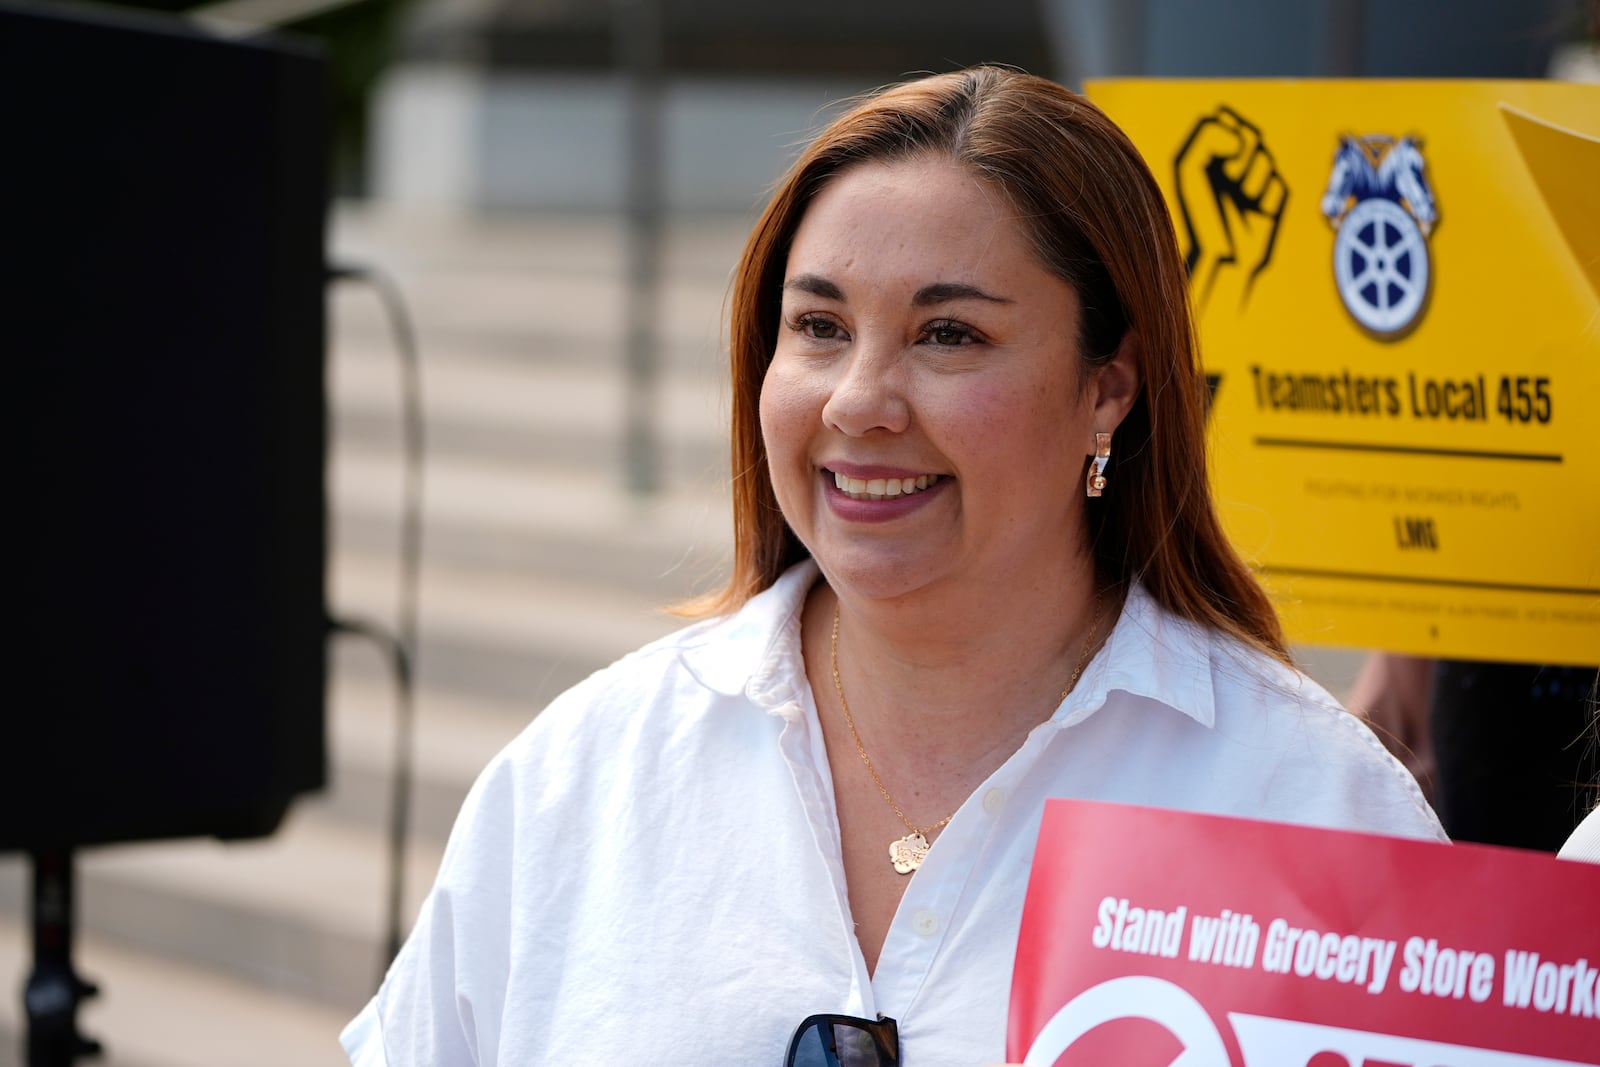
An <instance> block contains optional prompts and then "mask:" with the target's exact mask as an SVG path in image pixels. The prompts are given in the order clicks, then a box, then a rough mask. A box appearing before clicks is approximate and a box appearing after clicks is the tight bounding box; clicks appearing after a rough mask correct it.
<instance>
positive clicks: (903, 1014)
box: [345, 68, 1441, 1067]
mask: <svg viewBox="0 0 1600 1067" xmlns="http://www.w3.org/2000/svg"><path fill="white" fill-rule="evenodd" d="M730 339H731V349H732V351H731V360H732V376H733V390H734V409H733V442H732V444H733V490H734V492H733V495H734V516H733V517H734V530H735V553H736V555H735V563H734V568H733V572H732V574H731V575H730V578H729V581H728V584H727V585H726V587H725V588H724V589H723V590H722V592H721V593H720V594H719V595H718V596H716V597H715V598H713V599H712V600H710V601H708V602H707V603H705V604H702V605H700V606H699V609H698V610H699V612H700V614H702V615H703V616H704V618H702V619H701V621H699V622H698V623H696V624H695V625H692V626H690V627H688V628H687V629H685V630H682V631H680V632H679V633H677V634H674V635H672V636H670V637H668V638H665V639H663V640H662V641H659V642H657V643H655V644H653V645H650V646H648V647H646V648H644V649H641V650H640V651H639V652H637V653H635V654H633V655H631V656H629V657H627V658H625V659H623V660H621V661H619V662H618V663H616V664H614V665H613V666H612V667H610V668H608V669H607V670H605V671H601V672H599V673H597V674H596V675H594V676H593V677H591V678H590V679H589V680H588V681H586V682H584V683H583V684H582V685H580V686H578V687H577V688H576V689H574V690H572V691H570V692H568V693H566V694H564V695H563V696H562V697H560V698H559V699H558V700H557V701H556V702H555V704H553V705H552V706H551V707H550V708H549V709H548V710H546V711H545V712H544V713H543V714H542V715H540V716H539V718H538V719H537V720H536V721H535V722H534V723H533V724H532V725H531V726H530V727H529V728H528V730H527V731H526V732H525V733H524V734H523V735H522V736H521V737H520V738H518V740H517V741H515V742H514V743H513V744H512V745H511V746H510V747H509V748H508V749H507V750H506V751H505V752H504V753H503V754H502V755H501V756H500V757H498V758H497V759H496V760H495V762H494V763H493V764H492V765H491V766H490V767H489V769H488V770H486V771H485V772H484V775H483V777H482V778H481V779H480V781H479V782H478V784H477V786H476V787H475V788H474V790H473V793H472V795H471V797H469V799H468V801H467V803H466V806H465V807H464V809H463V811H462V814H461V817H460V820H459V821H458V823H457V826H456V830H455V833H454V834H453V835H452V838H451V844H450V848H449V851H448V853H447V855H446V858H445V862H444V865H443V867H442V869H441V871H440V875H439V880H438V882H437V883H436V884H435V886H434V889H433V891H432V893H431V894H430V896H429V898H428V902H427V904H426V905H425V906H424V909H423V912H422V915H421V917H420V918H419V920H418V925H417V929H416V932H415V933H414V934H413V935H412V937H411V940H410V941H409V942H408V944H407V946H406V948H405V951H404V952H402V954H401V956H400V958H399V959H398V960H397V962H396V964H395V966H394V968H393V970H392V971H391V972H390V974H389V976H388V979H387V980H386V981H385V983H384V986H383V988H382V989H381V990H380V991H379V993H378V995H377V997H376V998H374V1000H373V1002H372V1003H371V1004H370V1005H369V1006H368V1008H367V1010H366V1011H364V1012H363V1013H362V1014H361V1016H360V1017H358V1018H357V1019H356V1021H355V1022H353V1023H352V1024H351V1026H350V1027H349V1029H347V1030H346V1032H345V1044H346V1047H347V1048H348V1049H349V1050H350V1051H351V1054H352V1057H353V1058H354V1059H355V1060H356V1062H357V1063H361V1064H383V1063H390V1064H397V1065H398V1064H413V1063H417V1064H421V1063H428V1064H457V1063H461V1064H467V1063H471V1064H489V1063H496V1064H500V1063H503V1064H512V1063H516V1064H530V1063H567V1062H589V1063H705V1062H710V1063H738V1064H758V1065H759V1064H777V1063H781V1062H784V1059H783V1057H784V1055H785V1049H787V1055H788V1062H789V1063H792V1064H812V1063H815V1064H830V1065H837V1064H840V1063H845V1064H851V1065H854V1064H866V1065H868V1067H871V1065H880V1067H882V1065H888V1064H895V1063H899V1062H900V1061H901V1058H902V1057H904V1058H905V1059H906V1060H907V1061H908V1062H912V1063H915V1064H917V1065H919V1067H921V1065H933V1064H950V1065H961V1067H973V1065H980V1064H984V1063H990V1062H993V1061H995V1060H998V1059H1000V1058H1001V1055H1002V1052H1003V1048H1004V1035H1005V1021H1006V1004H1007V996H1008V994H1009V990H1010V978H1011V966H1012V959H1013V956H1014V953H1015V950H1016V932H1017V928H1018V923H1019V919H1020V915H1021V909H1022V900H1023V894H1024V889H1025V887H1026V884H1027V874H1028V868H1029V864H1030V862H1031V860H1032V855H1033V846H1034V840H1035V837H1036V835H1037V831H1038V826H1039V821H1040V816H1041V812H1042V809H1043V805H1044V802H1045V800H1046V799H1048V798H1050V797H1084V798H1093V799H1100V800H1113V801H1123V802H1129V803H1137V804H1144V805H1150V806H1156V807H1167V808H1178V809H1188V810H1197V811H1207V812H1215V813H1219V814H1227V815H1237V816H1247V817H1248V816H1254V817H1258V818H1269V819H1277V820H1284V821H1291V822H1300V823H1307V824H1314V825H1319V826H1331V827H1342V828H1349V829H1362V830H1373V831H1378V832H1386V833H1395V834H1406V835H1414V836H1423V837H1439V836H1441V834H1440V830H1439V826H1438V822H1437V820H1436V819H1434V817H1433V814H1432V812H1431V811H1430V810H1429V809H1428V807H1427V805H1426V803H1425V802H1424V801H1423V799H1422V797H1421V795H1420V793H1419V792H1418V790H1417V787H1416V784H1415V782H1414V781H1413V780H1412V778H1411V777H1410V776H1409V775H1408V774H1407V773H1406V772H1405V771H1404V770H1403V769H1402V768H1401V767H1400V766H1399V765H1398V764H1397V763H1396V762H1395V761H1394V760H1393V759H1392V758H1391V757H1390V756H1389V755H1388V754H1387V753H1386V752H1385V751H1384V750H1383V747H1382V746H1381V745H1380V744H1379V743H1378V742H1377V741H1376V739H1375V738H1374V737H1373V736H1372V735H1371V733H1370V732H1369V731H1368V730H1367V729H1366V728H1365V727H1364V726H1363V725H1361V724H1360V723H1359V722H1358V721H1357V720H1355V719H1354V718H1352V717H1351V716H1349V715H1348V714H1346V713H1345V712H1344V710H1343V709H1342V708H1340V707H1339V706H1338V704H1337V703H1336V702H1335V701H1334V700H1333V699H1332V698H1331V697H1330V696H1328V694H1327V693H1326V692H1324V691H1323V690H1322V689H1321V688H1320V687H1319V686H1317V685H1316V683H1314V682H1312V681H1311V680H1310V679H1308V678H1306V677H1305V676H1303V675H1301V674H1299V673H1298V672H1297V671H1295V670H1294V668H1293V667H1292V665H1291V664H1290V663H1289V657H1288V655H1287V652H1286V650H1285V647H1284V644H1283V639H1282V636H1281V633H1280V630H1279V627H1278V622H1277V619H1276V617H1275V615H1274V614H1273V611H1272V608H1271V605H1270V603H1269V602H1268V600H1267V598H1266V596H1265V594H1264V593H1263V592H1262V590H1261V589H1260V587H1259V586H1258V585H1257V584H1256V582H1255V580H1254V578H1253V577H1252V575H1251V573H1250V571H1249V569H1248V568H1247V567H1246V566H1245V565H1244V563H1243V562H1241V561H1240V559H1239V558H1238V557H1237V555H1236V554H1235V553H1234V552H1233V550H1232V549H1231V547H1229V545H1228V543H1227V541H1226V540H1225V539H1224V537H1223V536H1222V533H1221V531H1220V528H1219V526H1218V523H1217V519H1216V516H1215V513H1214V509H1213V506H1212V501H1211V494H1210V487H1209V483H1208V481H1207V475H1206V468H1205V439H1204V428H1203V396H1204V386H1203V379H1202V376H1201V374H1200V368H1199V361H1198V357H1197V354H1196V352H1195V349H1194V342H1193V334H1192V329H1191V325H1190V320H1189V311H1188V299H1187V294H1186V290H1185V279H1184V275H1183V268H1182V263H1181V260H1180V259H1179V257H1178V253H1177V247H1176V242H1175V240H1174V237H1173V231H1172V223H1171V220H1170V219H1169V218H1168V216H1167V213H1166V209H1165V207H1164V205H1163V202H1162V198H1161V194H1160V192H1159V190H1158V189H1157V186H1156V183H1155V181H1154V180H1153V178H1152V177H1151V175H1150V173H1149V170H1148V169H1147V168H1146V166H1145V165H1144V162H1143V161H1142V160H1141V159H1140V158H1139V156H1138V154H1137V153H1136V152H1135V151H1134V150H1133V148H1132V146H1131V145H1130V144H1129V142H1128V140H1127V138H1126V137H1124V136H1123V134H1122V133H1121V131H1119V130H1118V129H1117V128H1116V127H1115V126H1114V125H1113V124H1112V123H1111V122H1110V121H1109V120H1108V119H1106V117H1105V116H1104V115H1103V114H1101V113H1100V112H1099V111H1098V110H1097V109H1095V108H1094V107H1093V106H1092V105H1090V104H1089V103H1088V102H1087V101H1085V100H1083V99H1082V98H1081V97H1078V96H1076V95H1075V94H1073V93H1071V92H1069V91H1067V90H1065V89H1063V88H1061V87H1059V86H1056V85H1053V84H1051V83H1049V82H1046V81H1044V80H1042V79H1038V78H1033V77H1029V76H1027V75H1024V74H1020V73H1017V72H1015V71H1010V70H1002V69H998V68H976V69H973V70H967V71H961V72H957V73H955V74H949V75H941V76H936V77H930V78H925V79H922V80H919V81H915V82H910V83H907V84H905V85H902V86H897V87H894V88H891V89H888V90H886V91H884V92H882V93H880V94H878V95H876V96H874V97H871V98H868V99H866V100H863V101H861V102H860V103H859V104H858V105H857V106H856V107H855V108H854V109H853V110H851V111H850V112H849V113H847V114H845V115H844V116H843V117H842V118H840V119H839V120H838V121H836V122H835V123H834V124H833V125H832V126H830V127H829V128H828V129H827V130H825V131H824V132H823V133H822V134H821V135H820V136H819V137H818V138H817V140H816V141H815V142H814V143H813V144H812V145H811V146H810V147H809V148H807V149H806V150H805V151H804V152H803V153H802V154H801V156H800V158H799V160H798V161H797V162H796V164H795V166H794V167H793V169H792V170H791V171H790V173H789V175H788V176H787V177H786V178H785V180H784V181H783V183H782V184H781V185H780V187H779V189H778V191H777V193H776V195H775V196H774V198H773V200H772V202H771V204H770V205H769V206H768V208H767V210H766V212H765V213H764V214H763V216H762V218H761V220H760V221H759V223H758V224H757V226H756V228H755V231H754V233H753V234H752V236H751V238H750V241H749V243H748V245H747V246H746V249H745V253H744V256H743V259H742V261H741V263H740V265H739V269H738V272H737V274H736V278H735V284H734V294H733V303H732V326H731V331H730ZM686 1023H688V1024H689V1025H686ZM786 1043H787V1044H786Z"/></svg>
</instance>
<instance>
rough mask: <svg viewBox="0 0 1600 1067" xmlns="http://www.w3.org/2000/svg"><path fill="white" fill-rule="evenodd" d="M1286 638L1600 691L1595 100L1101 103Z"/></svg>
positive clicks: (1523, 95)
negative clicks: (1167, 212) (1180, 304)
mask: <svg viewBox="0 0 1600 1067" xmlns="http://www.w3.org/2000/svg"><path fill="white" fill-rule="evenodd" d="M1089 95H1090V96H1091V97H1092V98H1093V99H1094V100H1096V101H1097V102H1098V103H1099V104H1100V106H1102V107H1103V108H1104V109H1105V110H1106V111H1107V113H1109V114H1110V115H1111V117H1112V118H1113V119H1115V120H1116V121H1117V122H1118V124H1120V125H1121V126H1122V127H1123V128H1124V129H1125V130H1127V131H1128V133H1129V135H1130V136H1131V137H1132V138H1133V140H1134V143H1135V144H1137V145H1138V147H1139V149H1140V151H1141V152H1143V154H1144V156H1145V158H1146V159H1147V160H1148V161H1149V162H1150V165H1151V169H1152V170H1153V171H1154V172H1155V174H1156V176H1157V178H1158V180H1160V181H1161V183H1162V186H1163V190H1164V192H1165V193H1166V195H1167V198H1168V202H1169V204H1170V206H1171V208H1172V213H1173V218H1174V221H1175V223H1176V226H1177V230H1178V240H1179V243H1180V246H1181V247H1182V250H1183V253H1184V255H1185V257H1186V259H1187V261H1188V263H1189V267H1190V282H1191V295H1192V297H1193V300H1194V303H1195V306H1196V313H1197V322H1198V324H1199V330H1200V337H1201V351H1202V355H1203V358H1204V361H1205V365H1206V372H1207V378H1208V380H1209V381H1210V383H1211V385H1212V388H1213V397H1212V406H1211V415H1210V420H1211V433H1212V449H1213V470H1214V475H1215V480H1216V487H1217V493H1218V498H1219V501H1220V502H1221V507H1222V510H1223V517H1224V521H1225V523H1226V524H1227V527H1228V531H1229V534H1230V536H1231V537H1232V538H1233V539H1234V542H1235V544H1237V545H1238V546H1239V548H1240V549H1241V551H1243V552H1244V554H1245V555H1246V557H1247V558H1249V559H1250V560H1251V561H1252V562H1253V563H1255V565H1256V566H1257V567H1258V569H1259V571H1260V573H1261V575H1262V577H1263V579H1264V580H1265V581H1266V583H1267V585H1268V587H1269V588H1270V589H1272V591H1273V593H1274V596H1275V597H1276V598H1277V600H1278V604H1279V607H1280V610H1281V611H1282V613H1283V616H1284V620H1285V623H1286V625H1287V626H1288V627H1289V630H1290V634H1291V636H1292V637H1293V638H1294V639H1295V640H1298V641H1305V642H1311V643H1320V644H1338V645H1350V646H1356V647H1370V648H1384V649H1389V650H1392V651H1398V652H1408V653H1414V654H1421V655H1435V656H1448V657H1452V658H1463V659H1484V660H1504V661H1520V662H1545V663H1566V664H1600V139H1597V138H1600V86H1592V85H1573V84H1561V83H1550V82H1490V81H1484V82H1473V81H1450V82H1419V81H1145V80H1138V81H1135V80H1127V81H1122V80H1118V81H1106V82H1099V83H1095V84H1092V85H1091V86H1090V87H1089Z"/></svg>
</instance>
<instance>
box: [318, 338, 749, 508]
mask: <svg viewBox="0 0 1600 1067" xmlns="http://www.w3.org/2000/svg"><path fill="white" fill-rule="evenodd" d="M398 375H399V371H398V363H397V361H396V360H395V358H394V356H393V353H392V352H391V351H390V350H388V349H386V348H384V347H383V342H377V341H370V342H369V341H363V342H361V343H360V344H356V343H349V344H345V345H343V346H342V347H341V349H340V352H339V356H338V358H337V359H336V360H334V361H333V363H332V364H331V365H330V367H329V383H330V395H331V403H332V405H333V410H334V418H333V420H332V423H331V429H332V432H333V439H334V443H335V446H336V447H337V446H341V445H343V444H344V443H346V442H351V443H355V444H358V445H365V446H367V447H379V446H381V447H385V448H388V449H394V448H396V447H398V444H399V441H400V432H401V421H400V420H401V407H400V395H399V387H398ZM721 382H722V379H721V377H720V376H716V377H714V376H711V375H707V374H693V373H689V372H682V371H674V372H672V373H669V374H666V375H664V376H663V377H662V378H660V379H659V381H658V382H656V383H655V384H654V385H653V386H652V387H651V393H650V396H651V397H652V400H651V402H650V403H649V404H648V409H649V410H650V412H651V417H650V419H649V421H648V423H647V429H648V432H649V433H650V434H652V436H653V437H654V438H655V440H656V442H657V448H656V456H655V463H656V465H657V467H658V469H659V470H660V472H661V474H662V481H663V483H664V484H666V485H678V484H684V483H695V482H703V481H706V480H708V479H711V478H716V479H719V480H720V479H725V478H726V476H727V470H728V418H729V400H728V396H727V389H726V388H725V387H724V386H723V385H722V384H721ZM422 388H423V412H424V430H425V434H426V438H427V446H428V450H429V451H430V452H444V453H447V454H451V455H459V456H464V457H484V458H489V459H492V460H502V461H503V460H517V461H524V462H527V461H532V462H546V463H560V464H562V465H565V466H567V467H569V468H570V469H573V470H576V471H583V472H587V473H589V474H590V475H591V476H593V477H596V478H597V479H600V480H603V481H609V482H614V483H619V484H620V483H621V482H622V481H623V476H622V472H623V441H624V439H625V435H626V433H627V431H628V425H627V420H628V415H627V411H628V405H629V400H628V397H629V386H628V384H627V382H626V380H625V378H624V375H623V373H622V371H621V370H620V369H618V368H616V367H615V366H612V365H607V364H603V363H595V362H591V363H582V364H580V363H576V362H574V363H568V364H560V365H556V366H529V365H526V364H518V363H510V362H507V361H505V360H500V359H497V358H495V357H493V356H484V355H481V354H477V353H474V354H471V355H466V354H462V353H461V352H459V351H457V352H453V353H452V354H451V356H450V357H449V358H430V357H429V356H428V355H427V353H424V354H423V367H422Z"/></svg>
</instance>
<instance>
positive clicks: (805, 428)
mask: <svg viewBox="0 0 1600 1067" xmlns="http://www.w3.org/2000/svg"><path fill="white" fill-rule="evenodd" d="M782 308H783V310H782V321H781V323H780V327H779V336H778V342H777V346H776V349H775V351H774V353H773V358H772V364H771V366H770V367H769V369H768V370H767V374H766V378H765V380H764V382H763V383H762V390H761V431H762V436H763V438H764V440H765V443H766V449H767V456H768V462H769V464H770V467H771V475H772V483H773V488H774V490H775V492H776V494H777V499H778V503H779V505H780V506H781V507H782V509H783V515H784V518H785V519H786V520H787V521H788V523H789V526H790V528H791V529H793V530H794V532H795V534H796V536H798V537H799V538H800V540H801V541H802V542H803V543H804V544H805V546H806V547H807V548H808V549H809V550H810V551H811V554H812V555H813V556H814V557H815V558H816V559H817V561H818V563H819V564H820V565H821V566H822V568H823V571H824V573H825V574H826V575H827V576H828V579H829V580H830V582H834V583H839V582H843V583H846V584H847V585H848V587H849V588H850V589H851V590H852V591H854V592H857V593H859V594H863V595H867V596H873V597H894V596H898V595H901V594H905V593H909V592H913V591H915V590H918V589H921V588H926V587H930V586H934V585H937V584H939V583H950V582H963V583H970V585H971V588H973V589H976V590H980V591H988V592H989V593H991V594H992V593H993V592H994V591H995V590H1002V589H1015V588H1018V586H1016V585H1014V584H1012V583H1018V582H1021V583H1026V584H1028V585H1033V584H1035V583H1040V584H1043V583H1050V584H1051V585H1052V587H1055V588H1060V587H1061V584H1060V583H1062V582H1069V581H1072V580H1073V579H1075V578H1081V574H1082V572H1081V567H1082V566H1083V563H1084V561H1085V559H1086V555H1085V552H1084V533H1083V531H1084V528H1085V527H1084V521H1083V507H1084V489H1083V484H1082V481H1083V470H1084V457H1085V455H1087V454H1088V453H1091V452H1092V451H1093V447H1094V444H1093V443H1094V434H1095V432H1096V431H1097V430H1100V431H1110V430H1113V429H1115V427H1116V424H1117V423H1118V422H1120V420H1121V418H1122V415H1123V414H1124V413H1125V412H1126V410H1127V407H1128V405H1129V404H1131V402H1132V396H1131V393H1132V392H1133V391H1134V390H1135V389H1136V384H1137V382H1136V377H1134V378H1132V379H1131V381H1132V383H1133V384H1132V386H1129V385H1128V381H1127V380H1128V379H1129V375H1132V374H1133V373H1134V372H1132V371H1129V370H1128V369H1127V367H1128V364H1129V362H1130V361H1129V360H1128V357H1126V356H1122V357H1119V358H1118V360H1117V367H1118V368H1119V369H1118V370H1115V371H1113V372H1112V373H1110V374H1109V375H1106V374H1096V375H1094V376H1093V377H1092V378H1091V379H1090V382H1089V383H1088V387H1087V388H1084V389H1080V388H1079V382H1078V368H1079V361H1078V343H1077V338H1078V299H1077V295H1076V293H1075V292H1074V291H1073V289H1072V288H1071V286H1069V285H1068V284H1067V283H1066V282H1063V281H1062V280H1060V279H1059V278H1057V277H1056V276H1055V275H1053V274H1051V273H1049V272H1048V271H1046V270H1045V269H1044V268H1043V267H1042V266H1041V265H1040V264H1039V261H1038V259H1037V258H1036V257H1035V255H1034V253H1033V251H1032V250H1031V248H1030V247H1029V244H1028V239H1027V236H1026V235H1025V233H1024V231H1023V229H1022V227H1021V226H1020V225H1019V224H1018V223H1017V222H1016V220H1015V219H1014V218H1013V217H1012V211H1011V209H1010V207H1009V205H1008V204H1007V203H1006V201H1005V198H1004V197H1003V196H1001V195H1000V194H999V193H997V192H995V191H994V190H993V189H992V188H990V187H988V186H985V185H983V184H981V183H980V182H979V181H978V180H977V179H976V178H974V177H973V176H972V175H971V174H970V173H969V172H968V171H967V170H965V169H964V168H962V167H960V166H959V165H957V164H954V163H951V162H949V161H946V160H938V159H925V160H914V161H908V162H899V163H892V164H883V163H871V164H862V165H858V166H856V167H853V168H851V169H849V170H846V171H845V172H843V173H842V174H841V175H840V176H839V177H837V178H835V179H834V180H833V181H832V182H831V183H830V184H828V185H827V186H826V187H825V188H824V189H823V190H822V191H821V193H819V194H818V195H817V197H816V198H815V199H814V200H813V201H812V203H811V205H810V206H809V207H808V208H807V210H806V213H805V216H804V217H803V218H802V220H801V223H800V226H799V228H798V229H797V230H796V232H795V236H794V241H793V245H792V247H791V249H790V252H789V259H788V263H787V265H786V269H785V272H784V282H783V292H782ZM1102 379H1104V380H1102ZM1118 382H1121V385H1118ZM1108 383H1109V384H1108ZM1119 390H1120V391H1121V392H1127V393H1129V394H1130V395H1128V396H1127V397H1126V398H1125V400H1124V399H1122V398H1120V397H1119V396H1118V395H1113V394H1116V393H1118V392H1119ZM1097 409H1098V410H1097Z"/></svg>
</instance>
